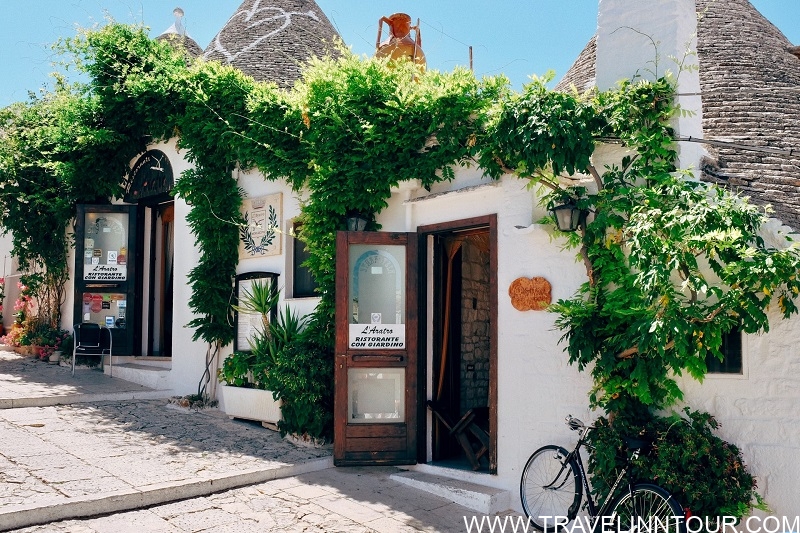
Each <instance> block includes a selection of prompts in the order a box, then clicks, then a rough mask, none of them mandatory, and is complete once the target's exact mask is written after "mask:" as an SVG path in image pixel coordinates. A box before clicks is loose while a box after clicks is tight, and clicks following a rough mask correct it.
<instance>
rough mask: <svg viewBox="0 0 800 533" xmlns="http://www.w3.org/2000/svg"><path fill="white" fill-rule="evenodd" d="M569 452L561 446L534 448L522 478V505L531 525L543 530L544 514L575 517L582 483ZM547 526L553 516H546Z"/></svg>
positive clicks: (520, 488)
mask: <svg viewBox="0 0 800 533" xmlns="http://www.w3.org/2000/svg"><path fill="white" fill-rule="evenodd" d="M567 455H569V452H568V451H567V450H565V449H564V448H562V447H561V446H555V445H552V444H551V445H549V446H543V447H541V448H539V449H538V450H536V451H535V452H533V455H531V456H530V458H529V459H528V462H527V463H525V468H524V469H523V470H522V478H521V479H520V482H519V497H520V499H521V500H522V509H523V510H524V511H525V515H526V516H527V517H528V520H529V521H530V523H531V525H532V526H533V527H535V528H536V529H538V530H539V531H544V526H545V523H544V522H545V520H544V519H543V518H542V517H544V516H550V517H555V516H566V517H568V518H569V519H570V520H572V519H573V518H575V515H576V514H577V513H578V507H579V506H580V503H581V496H582V493H583V487H582V485H581V482H580V470H578V465H577V464H576V463H575V461H570V462H565V461H566V459H567ZM547 526H548V529H552V527H553V518H550V519H548V520H547Z"/></svg>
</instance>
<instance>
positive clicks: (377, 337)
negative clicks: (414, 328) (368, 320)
mask: <svg viewBox="0 0 800 533" xmlns="http://www.w3.org/2000/svg"><path fill="white" fill-rule="evenodd" d="M347 344H348V347H349V348H351V349H354V350H359V349H361V350H405V348H406V325H405V324H350V334H349V338H348V343H347Z"/></svg>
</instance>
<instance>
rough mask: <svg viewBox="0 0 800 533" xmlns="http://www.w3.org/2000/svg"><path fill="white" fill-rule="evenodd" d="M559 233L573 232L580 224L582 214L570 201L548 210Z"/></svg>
mask: <svg viewBox="0 0 800 533" xmlns="http://www.w3.org/2000/svg"><path fill="white" fill-rule="evenodd" d="M550 212H551V213H553V218H555V220H556V226H558V229H559V231H575V230H576V229H578V226H580V224H581V215H582V212H581V210H580V208H579V207H578V206H577V205H575V203H574V202H573V201H572V200H569V201H567V203H565V204H561V205H556V206H554V207H552V208H551V209H550Z"/></svg>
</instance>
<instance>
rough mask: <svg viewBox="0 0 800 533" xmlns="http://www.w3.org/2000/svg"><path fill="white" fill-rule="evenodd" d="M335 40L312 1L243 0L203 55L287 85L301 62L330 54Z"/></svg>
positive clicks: (261, 78) (323, 14) (296, 75)
mask: <svg viewBox="0 0 800 533" xmlns="http://www.w3.org/2000/svg"><path fill="white" fill-rule="evenodd" d="M338 38H339V34H338V33H337V32H336V30H334V28H333V26H332V25H331V23H330V21H329V20H328V17H326V16H325V13H323V12H322V10H321V9H320V8H319V6H318V5H317V3H316V2H315V1H314V0H245V1H244V2H242V4H241V5H240V6H239V8H238V9H237V10H236V12H235V13H234V14H233V16H231V18H230V19H229V20H228V22H227V23H226V24H225V26H224V27H223V28H222V30H220V32H219V33H218V34H217V35H216V37H214V39H212V40H211V43H210V44H209V45H208V47H207V48H206V50H205V52H204V54H203V56H204V57H205V58H206V59H209V60H217V61H220V62H222V63H229V64H231V65H233V66H235V67H236V68H238V69H239V70H241V71H242V72H244V73H245V74H248V75H250V76H252V77H253V78H255V79H256V80H259V81H271V82H274V83H276V84H278V85H279V86H282V87H288V86H290V85H292V84H293V83H294V81H295V80H297V79H298V78H299V77H300V71H301V68H302V65H303V63H304V62H305V60H307V59H308V58H310V57H312V56H323V55H325V54H326V53H328V52H332V51H333V43H334V42H335V40H337V39H338Z"/></svg>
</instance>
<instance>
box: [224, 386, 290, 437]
mask: <svg viewBox="0 0 800 533" xmlns="http://www.w3.org/2000/svg"><path fill="white" fill-rule="evenodd" d="M219 396H220V401H221V403H222V408H223V409H224V410H225V414H226V415H228V416H229V417H230V418H244V419H246V420H257V421H259V422H261V423H262V425H264V427H269V428H271V429H274V428H275V426H277V424H278V420H280V419H281V403H283V402H281V400H278V401H275V400H273V399H272V391H268V390H259V389H246V388H244V387H229V386H228V385H223V384H220V385H219ZM267 424H268V425H267Z"/></svg>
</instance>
